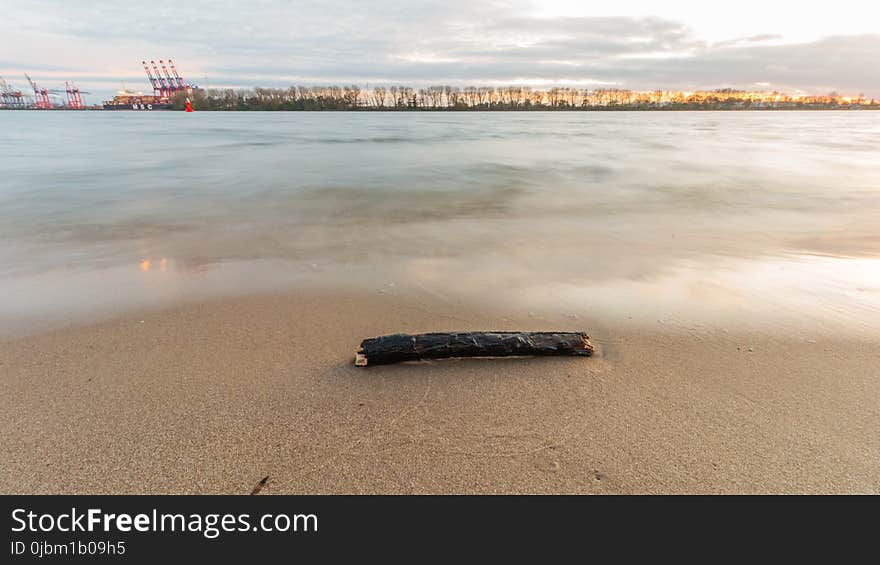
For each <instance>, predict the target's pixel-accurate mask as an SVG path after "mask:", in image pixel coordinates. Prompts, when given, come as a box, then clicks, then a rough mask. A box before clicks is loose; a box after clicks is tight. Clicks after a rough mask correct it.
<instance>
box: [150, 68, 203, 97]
mask: <svg viewBox="0 0 880 565" xmlns="http://www.w3.org/2000/svg"><path fill="white" fill-rule="evenodd" d="M141 63H142V64H143V66H144V72H145V73H147V79H149V81H150V86H152V87H153V94H155V95H156V96H162V97H165V98H171V97H172V96H174V94H176V93H178V92H186V91H189V90H192V89H197V88H198V86H196V85H194V84H190V83H188V82H186V80H185V79H184V78H183V77H182V76H180V73H178V72H177V67H176V66H175V65H174V61H172V60H171V59H168V64H167V65H166V64H165V60H164V59H159V63H158V64H157V63H156V61H155V60H152V59H150V63H149V64H147V62H146V61H141ZM160 68H161V70H160ZM169 69H170V70H169Z"/></svg>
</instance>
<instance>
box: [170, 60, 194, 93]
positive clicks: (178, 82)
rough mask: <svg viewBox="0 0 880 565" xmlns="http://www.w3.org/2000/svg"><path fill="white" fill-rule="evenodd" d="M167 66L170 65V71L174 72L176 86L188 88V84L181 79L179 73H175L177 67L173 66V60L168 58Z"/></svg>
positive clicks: (182, 88) (183, 88)
mask: <svg viewBox="0 0 880 565" xmlns="http://www.w3.org/2000/svg"><path fill="white" fill-rule="evenodd" d="M168 66H169V67H171V72H172V73H174V78H175V79H176V80H177V86H179V87H180V89H181V90H186V89H187V88H188V86H189V85H188V84H186V81H185V80H183V77H181V76H180V75H179V74H177V69H176V68H175V67H174V61H172V60H171V59H168Z"/></svg>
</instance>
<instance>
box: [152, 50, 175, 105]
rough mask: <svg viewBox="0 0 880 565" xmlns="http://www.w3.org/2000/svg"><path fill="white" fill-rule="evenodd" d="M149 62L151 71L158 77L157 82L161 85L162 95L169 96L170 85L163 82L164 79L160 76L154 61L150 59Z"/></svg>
mask: <svg viewBox="0 0 880 565" xmlns="http://www.w3.org/2000/svg"><path fill="white" fill-rule="evenodd" d="M150 64H151V65H152V66H153V71H154V72H155V73H156V78H158V79H159V83H160V84H161V85H162V94H161V95H162V96H168V97H170V96H171V87H170V86H169V85H168V84H167V83H166V82H165V79H164V78H162V75H161V73H159V67H157V66H156V61H153V60H152V59H151V60H150Z"/></svg>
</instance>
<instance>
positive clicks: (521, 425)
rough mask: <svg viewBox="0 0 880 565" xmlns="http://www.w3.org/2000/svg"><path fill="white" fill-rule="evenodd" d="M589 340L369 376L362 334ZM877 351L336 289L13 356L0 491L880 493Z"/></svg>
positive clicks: (35, 347)
mask: <svg viewBox="0 0 880 565" xmlns="http://www.w3.org/2000/svg"><path fill="white" fill-rule="evenodd" d="M456 329H518V330H541V329H567V330H585V331H587V332H588V333H589V334H590V335H591V336H593V340H594V343H596V344H597V345H598V348H599V352H598V354H597V355H596V356H594V357H592V358H589V359H581V358H577V359H567V358H548V359H528V358H521V359H495V360H449V361H436V362H430V363H417V364H405V365H397V366H386V367H371V368H367V369H359V368H355V367H354V366H353V363H352V359H353V351H354V349H355V348H356V346H357V345H358V343H359V342H360V340H361V339H363V338H364V337H369V336H373V335H378V334H383V333H391V332H395V331H410V332H417V331H429V330H438V331H442V330H456ZM878 342H880V338H875V337H871V336H870V335H862V336H858V335H843V334H839V333H836V332H832V331H830V330H827V329H823V328H822V326H813V327H804V328H801V329H799V330H798V331H793V332H785V331H757V330H755V331H751V330H748V329H745V328H739V329H731V328H723V327H720V326H719V327H714V328H712V327H707V326H704V325H699V324H697V325H690V324H686V323H672V322H669V321H662V320H661V321H658V322H657V323H656V324H655V325H654V326H652V325H649V324H641V325H639V324H635V323H633V322H630V321H628V320H626V319H618V320H602V321H600V320H598V319H588V318H585V317H583V316H581V317H578V318H575V317H573V316H564V315H561V314H554V315H546V316H544V315H540V314H535V313H532V314H531V315H530V314H529V313H528V312H518V311H517V312H514V313H510V312H500V311H498V310H495V309H490V308H488V307H481V306H479V305H476V304H467V303H462V302H457V301H450V300H444V299H440V298H438V297H436V296H432V295H428V294H419V293H397V294H396V295H395V294H394V293H388V292H386V293H376V292H361V293H356V292H348V293H341V292H339V293H337V292H333V293H331V292H320V291H316V290H302V291H300V292H296V293H287V294H271V295H261V296H252V297H246V298H234V299H223V300H216V301H212V302H205V303H203V304H197V305H190V306H184V307H175V308H173V309H169V310H162V311H156V310H145V311H141V312H139V313H131V314H125V315H124V316H122V317H120V318H117V319H114V320H110V321H104V322H100V323H97V324H93V325H88V326H84V327H74V328H69V329H63V330H56V331H53V332H50V333H43V334H42V335H37V336H31V337H27V338H18V339H15V340H7V341H5V342H3V343H0V387H2V394H0V430H2V432H0V433H2V438H0V461H2V465H0V492H2V493H239V494H247V493H249V492H250V491H251V490H252V488H253V487H254V485H255V484H256V483H257V482H258V481H259V480H260V479H262V478H263V477H265V476H267V475H268V476H269V481H268V483H267V485H266V486H265V487H264V488H263V489H262V493H261V494H280V493H839V492H840V493H878V492H880V465H878V462H880V435H878V434H877V430H878V429H880V405H878V403H877V399H878V398H880V378H878V377H880V374H878V373H880V347H878V345H880V344H878Z"/></svg>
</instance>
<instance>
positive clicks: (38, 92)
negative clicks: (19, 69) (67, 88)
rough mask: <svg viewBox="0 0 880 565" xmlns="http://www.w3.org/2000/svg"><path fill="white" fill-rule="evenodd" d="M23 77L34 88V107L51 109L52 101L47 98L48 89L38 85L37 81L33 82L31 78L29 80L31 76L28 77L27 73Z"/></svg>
mask: <svg viewBox="0 0 880 565" xmlns="http://www.w3.org/2000/svg"><path fill="white" fill-rule="evenodd" d="M24 77H25V78H26V79H27V80H28V82H29V83H30V84H31V88H33V89H34V98H35V100H36V107H37V108H38V109H40V110H49V109H51V108H52V101H51V100H49V91H48V90H46V89H45V88H40V87H38V86H37V83H35V82H34V81H33V80H31V77H29V76H28V75H27V74H25V75H24Z"/></svg>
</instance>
